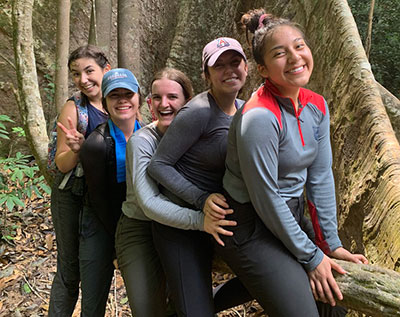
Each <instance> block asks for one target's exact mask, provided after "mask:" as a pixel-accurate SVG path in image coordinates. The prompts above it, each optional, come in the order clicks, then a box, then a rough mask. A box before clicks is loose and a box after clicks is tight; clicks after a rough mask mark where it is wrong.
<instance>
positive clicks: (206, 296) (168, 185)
mask: <svg viewBox="0 0 400 317" xmlns="http://www.w3.org/2000/svg"><path fill="white" fill-rule="evenodd" d="M203 71H204V74H205V77H206V79H207V81H208V83H209V85H210V89H209V90H207V91H205V92H203V93H201V94H199V95H197V96H196V97H194V98H193V99H192V100H191V101H189V102H188V103H187V104H186V105H185V106H184V107H183V108H182V109H181V110H180V111H179V113H178V115H177V116H176V118H175V120H174V121H173V122H172V123H171V125H170V126H169V128H168V130H167V132H166V133H165V135H164V136H163V138H162V140H161V142H160V144H159V146H158V148H157V150H156V152H155V154H154V156H153V158H152V160H151V163H150V165H149V168H148V171H149V173H150V175H151V176H152V177H153V178H154V179H155V180H156V181H158V182H159V183H160V184H161V185H162V186H163V191H162V192H163V193H164V194H165V195H166V196H167V197H168V198H169V199H171V200H172V201H173V202H175V203H177V204H180V205H181V206H185V207H189V208H191V209H194V210H204V211H206V212H208V209H211V208H209V207H210V206H211V207H212V208H214V209H216V210H217V211H220V212H227V213H229V212H232V210H222V208H220V206H221V207H223V208H228V207H229V206H228V205H227V204H226V203H225V198H224V197H223V196H222V195H221V194H213V193H222V190H223V188H222V177H223V174H224V170H225V168H224V162H225V155H226V141H227V134H228V129H229V125H230V123H231V120H232V116H233V115H234V113H235V112H236V109H237V108H238V107H239V106H240V105H241V104H242V103H243V101H240V100H238V99H237V98H236V97H237V95H238V93H239V90H240V89H241V88H242V87H243V85H244V83H245V80H246V77H247V63H246V56H245V54H244V52H243V49H242V47H241V45H240V44H239V42H238V41H236V40H235V39H232V38H218V39H216V40H213V41H211V42H210V43H208V44H207V45H206V46H205V47H204V50H203ZM218 205H219V206H218ZM217 214H218V213H217ZM214 220H215V222H216V223H218V224H220V225H221V226H232V225H235V222H234V221H228V222H227V221H226V220H224V219H219V218H217V219H214ZM219 234H223V235H230V234H231V233H230V232H229V231H228V230H226V229H224V228H222V227H220V228H218V230H217V232H214V233H213V236H214V238H215V239H216V240H217V241H218V242H220V243H222V240H221V239H220V237H219ZM153 237H154V241H155V245H156V248H157V251H158V252H159V254H160V259H161V262H162V264H163V267H164V270H165V273H166V276H167V281H168V286H169V288H170V290H171V297H172V299H173V301H174V304H175V307H176V310H177V313H178V315H179V316H190V317H196V316H199V317H205V316H214V312H215V311H218V310H220V309H221V307H214V303H213V295H212V288H211V261H212V255H213V246H212V241H211V240H212V237H211V235H209V234H207V233H205V232H202V231H198V230H182V229H178V228H173V227H170V226H166V225H164V224H161V223H157V222H153ZM233 282H234V283H235V282H237V280H236V281H233ZM238 287H239V290H241V291H244V294H245V295H247V296H248V294H247V293H246V290H244V289H243V287H242V286H241V285H239V286H238ZM217 294H219V292H218V293H217ZM240 294H242V293H241V292H240V291H238V292H236V293H235V294H232V293H231V294H230V295H231V296H228V297H229V299H231V300H232V301H235V300H236V299H237V297H239V302H240V300H241V299H242V300H243V301H245V300H246V299H245V298H244V297H243V298H240ZM218 296H219V295H218ZM235 297H236V298H235ZM247 299H249V297H247ZM215 302H217V300H215ZM221 302H222V301H221ZM225 304H226V307H225V308H227V307H230V306H229V303H225ZM238 304H239V303H236V305H238Z"/></svg>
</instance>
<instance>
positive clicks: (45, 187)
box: [39, 183, 51, 195]
mask: <svg viewBox="0 0 400 317" xmlns="http://www.w3.org/2000/svg"><path fill="white" fill-rule="evenodd" d="M39 186H40V188H41V189H43V190H44V191H45V192H46V194H48V195H50V194H51V187H50V186H49V185H47V184H45V183H40V184H39Z"/></svg>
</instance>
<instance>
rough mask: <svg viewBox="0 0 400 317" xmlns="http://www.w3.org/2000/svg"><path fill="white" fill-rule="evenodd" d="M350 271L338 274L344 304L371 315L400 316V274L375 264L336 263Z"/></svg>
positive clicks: (337, 278) (336, 275) (337, 279)
mask: <svg viewBox="0 0 400 317" xmlns="http://www.w3.org/2000/svg"><path fill="white" fill-rule="evenodd" d="M335 261H336V262H337V263H339V264H340V265H341V266H342V267H343V268H344V269H345V270H346V272H347V274H345V275H340V274H335V277H336V281H337V283H338V285H339V287H340V290H341V291H342V293H343V301H342V302H341V303H340V305H343V306H345V307H347V308H350V309H352V310H356V311H359V312H362V313H364V314H367V315H371V316H400V274H399V273H397V272H395V271H393V270H388V269H384V268H381V267H379V266H375V265H361V264H355V263H350V262H346V261H339V260H335Z"/></svg>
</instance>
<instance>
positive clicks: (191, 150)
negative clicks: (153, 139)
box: [148, 92, 243, 210]
mask: <svg viewBox="0 0 400 317" xmlns="http://www.w3.org/2000/svg"><path fill="white" fill-rule="evenodd" d="M242 103H243V101H240V100H237V101H236V104H237V105H239V104H242ZM232 117H233V116H230V115H227V114H226V113H225V112H223V111H222V110H221V109H220V108H219V107H218V105H217V104H216V103H215V100H214V98H213V97H212V96H211V94H209V93H208V92H203V93H201V94H199V95H197V96H196V97H195V98H193V99H192V100H191V101H189V102H188V103H187V104H186V105H185V106H184V107H183V108H182V109H181V110H180V111H179V113H178V115H177V116H176V118H175V120H174V121H173V122H172V124H171V125H170V127H169V128H168V131H167V132H166V133H165V135H164V137H163V139H162V141H161V143H160V145H159V147H158V148H157V151H156V153H155V154H154V156H153V158H152V160H151V163H150V165H149V168H148V172H149V173H150V175H151V176H152V177H153V178H154V179H155V180H157V182H159V183H160V184H161V185H163V186H164V187H166V189H167V190H169V191H170V192H172V193H173V194H174V195H175V196H177V197H179V198H181V199H183V200H184V201H185V202H187V203H189V204H191V205H192V206H195V207H196V208H198V209H201V210H202V209H203V206H204V203H205V201H206V199H207V197H208V196H209V195H210V193H216V192H219V193H221V192H222V190H223V188H222V177H223V175H224V171H225V157H226V143H227V136H228V130H229V125H230V123H231V121H232Z"/></svg>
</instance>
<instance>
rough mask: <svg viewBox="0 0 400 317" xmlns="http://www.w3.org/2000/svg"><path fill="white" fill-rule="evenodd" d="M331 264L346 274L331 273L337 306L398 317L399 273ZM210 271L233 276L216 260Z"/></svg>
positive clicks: (227, 268)
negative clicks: (337, 293) (339, 294)
mask: <svg viewBox="0 0 400 317" xmlns="http://www.w3.org/2000/svg"><path fill="white" fill-rule="evenodd" d="M334 261H335V262H337V263H338V264H340V265H341V266H342V267H343V269H344V270H345V271H346V272H347V273H346V274H345V275H341V274H337V273H334V275H335V279H336V282H337V283H338V286H339V288H340V290H341V292H342V294H343V300H342V301H340V302H337V304H338V305H340V306H343V307H346V308H347V309H352V310H355V311H358V312H360V313H364V314H367V315H370V316H374V317H380V316H382V317H383V316H400V293H399V290H400V273H397V272H395V271H392V270H388V269H385V268H382V267H379V266H375V265H363V264H355V263H351V262H346V261H341V260H334ZM213 270H214V271H216V272H222V273H228V274H233V272H232V271H231V269H230V268H229V267H228V265H227V264H226V263H225V262H224V261H222V260H221V258H219V257H216V258H215V259H214V262H213Z"/></svg>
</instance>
